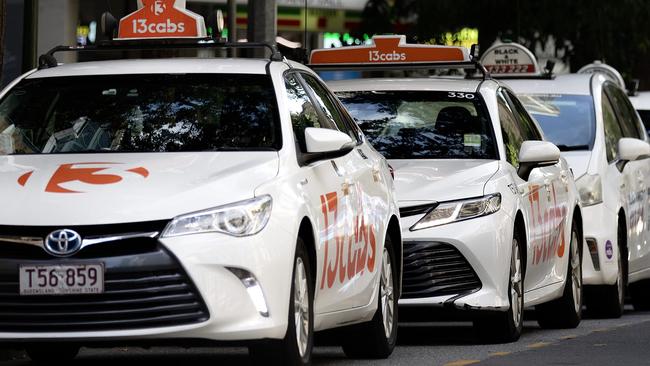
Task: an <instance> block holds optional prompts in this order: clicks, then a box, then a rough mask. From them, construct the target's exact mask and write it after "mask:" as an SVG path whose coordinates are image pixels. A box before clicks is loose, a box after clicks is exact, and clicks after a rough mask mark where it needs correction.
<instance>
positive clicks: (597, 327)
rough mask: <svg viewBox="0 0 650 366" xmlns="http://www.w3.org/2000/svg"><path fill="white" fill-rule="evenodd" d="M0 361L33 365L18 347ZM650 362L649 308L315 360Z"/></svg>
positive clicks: (98, 360) (411, 337) (417, 337)
mask: <svg viewBox="0 0 650 366" xmlns="http://www.w3.org/2000/svg"><path fill="white" fill-rule="evenodd" d="M13 356H14V358H15V359H14V360H12V361H5V362H0V365H3V366H4V365H29V364H30V362H29V361H28V360H27V359H26V358H25V356H24V355H22V354H21V353H20V352H18V353H14V355H13ZM149 363H151V364H185V365H192V366H201V365H215V364H219V365H246V364H248V352H247V350H246V348H195V349H181V348H173V347H168V348H152V349H148V350H144V349H140V348H128V349H127V348H112V349H87V348H84V349H82V351H81V353H80V355H79V356H78V358H77V359H76V360H75V362H72V363H70V364H69V365H90V364H92V365H93V366H101V365H111V366H115V365H120V366H130V365H138V366H141V365H143V364H149ZM472 364H479V365H504V366H508V365H526V366H535V365H589V366H598V365H616V364H621V365H622V364H626V365H650V312H645V313H640V312H632V311H628V312H626V314H625V315H624V316H623V318H621V319H611V320H610V319H603V320H601V319H585V320H583V322H582V324H581V325H580V327H578V328H577V329H570V330H542V329H540V328H539V327H538V326H537V323H536V322H535V321H531V320H528V321H526V323H525V329H524V335H523V336H522V337H521V339H520V340H519V341H518V342H515V343H509V344H490V345H485V344H480V343H479V341H478V340H477V339H476V338H475V337H474V334H473V332H472V328H471V324H469V323H462V322H458V323H448V322H447V323H445V322H437V323H427V324H414V325H412V324H409V325H406V326H402V327H400V329H399V346H398V347H397V348H396V349H395V352H394V353H393V355H392V356H391V358H390V359H388V360H381V361H377V360H372V361H371V360H348V359H346V358H345V356H344V354H343V352H342V351H341V349H340V348H338V347H332V346H319V347H317V348H316V349H315V355H314V365H408V366H416V365H447V366H462V365H472Z"/></svg>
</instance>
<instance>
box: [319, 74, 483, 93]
mask: <svg viewBox="0 0 650 366" xmlns="http://www.w3.org/2000/svg"><path fill="white" fill-rule="evenodd" d="M481 81H482V80H476V79H464V78H441V77H432V78H399V79H391V78H367V79H349V80H337V81H328V82H327V85H328V86H329V87H330V89H332V90H333V91H335V92H342V91H381V90H385V91H387V90H429V91H450V90H451V91H458V92H466V93H474V92H476V91H477V89H478V87H479V85H480V84H481Z"/></svg>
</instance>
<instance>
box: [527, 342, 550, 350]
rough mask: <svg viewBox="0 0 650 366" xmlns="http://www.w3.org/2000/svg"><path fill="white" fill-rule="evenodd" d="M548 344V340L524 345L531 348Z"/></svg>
mask: <svg viewBox="0 0 650 366" xmlns="http://www.w3.org/2000/svg"><path fill="white" fill-rule="evenodd" d="M549 344H550V343H548V342H537V343H533V344H529V345H527V346H526V347H527V348H532V349H537V348H542V347H546V346H548V345H549Z"/></svg>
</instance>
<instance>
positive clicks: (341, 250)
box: [300, 73, 381, 312]
mask: <svg viewBox="0 0 650 366" xmlns="http://www.w3.org/2000/svg"><path fill="white" fill-rule="evenodd" d="M300 77H301V79H302V81H303V83H304V86H305V90H306V91H307V93H308V94H309V95H310V97H311V99H312V100H313V101H314V106H315V107H316V109H317V110H318V113H319V115H320V117H321V119H323V120H324V121H325V124H327V125H330V126H332V127H333V128H335V129H337V130H339V131H341V132H344V133H346V134H348V135H349V136H350V138H352V140H353V141H355V142H356V143H357V147H358V145H359V144H360V143H361V142H360V141H359V140H358V135H357V134H356V131H354V130H352V129H350V126H349V125H347V123H346V121H345V119H344V117H343V115H341V113H340V110H339V109H338V106H337V102H336V99H335V98H334V97H333V96H332V95H331V93H330V92H329V91H328V90H327V88H326V87H325V86H324V85H323V84H322V83H321V82H320V81H319V80H318V79H317V78H316V77H314V76H313V75H310V74H308V73H301V74H300ZM333 165H334V166H335V168H336V169H335V170H336V172H337V174H338V175H339V176H340V178H342V180H343V181H342V183H341V186H340V187H339V191H338V193H337V194H336V199H335V202H336V205H335V206H336V208H335V209H334V210H335V211H338V213H337V215H338V217H336V218H334V221H331V222H329V223H330V225H332V222H334V223H335V224H334V227H332V231H335V232H336V235H335V240H334V241H332V240H331V239H330V237H328V238H327V239H326V240H325V242H324V243H323V244H324V245H323V246H319V245H317V250H318V251H319V252H321V254H322V258H323V261H322V263H320V264H318V268H319V270H320V275H321V277H320V279H319V281H320V282H319V283H317V292H318V291H320V294H319V300H318V301H319V302H320V303H319V305H320V306H322V307H320V308H322V309H323V311H325V312H328V311H337V310H342V309H350V308H354V307H359V306H363V305H367V304H368V300H367V299H364V297H363V296H361V294H362V293H364V292H366V291H367V289H368V288H374V287H373V286H374V284H375V283H376V281H374V279H375V278H376V277H375V276H376V273H377V272H378V271H376V269H377V266H378V263H381V262H378V261H380V260H381V257H380V255H379V254H378V249H377V248H376V246H377V239H379V238H378V236H377V233H376V231H375V230H376V229H375V228H374V226H373V225H372V222H370V217H368V215H367V213H368V212H369V210H370V207H368V210H365V206H364V203H366V201H367V192H366V191H365V186H364V184H362V183H363V182H364V181H365V177H366V176H368V175H371V174H372V173H371V168H370V167H369V166H368V164H367V163H366V161H365V159H364V158H363V156H362V155H361V154H359V152H358V151H357V149H355V151H352V152H351V153H349V154H347V155H346V156H344V157H343V158H339V159H336V160H334V161H333ZM330 195H331V194H330ZM331 197H332V196H330V199H329V200H326V206H327V211H328V214H332V215H333V213H332V210H333V207H332V199H331ZM323 212H324V211H323ZM332 217H334V216H332ZM330 235H331V234H330ZM325 257H327V260H325ZM321 265H322V268H320V266H321ZM317 275H318V274H317Z"/></svg>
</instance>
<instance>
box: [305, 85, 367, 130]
mask: <svg viewBox="0 0 650 366" xmlns="http://www.w3.org/2000/svg"><path fill="white" fill-rule="evenodd" d="M302 77H303V79H304V80H305V81H306V82H307V86H308V87H309V88H311V89H312V91H313V94H314V99H315V102H316V103H317V104H318V105H319V107H320V108H321V110H322V111H323V115H324V116H325V118H326V119H327V120H329V121H330V122H331V123H332V124H333V125H336V127H337V128H338V130H339V131H341V132H343V133H346V134H348V135H349V136H350V137H351V138H352V140H354V141H356V140H357V138H358V137H357V133H356V131H354V130H353V129H352V128H350V126H348V124H347V123H346V121H345V118H344V117H343V116H342V115H341V113H340V112H339V109H338V108H337V103H336V101H335V100H334V99H333V98H334V96H332V95H331V94H330V93H329V92H328V91H327V89H326V88H325V87H324V86H323V85H322V84H321V83H320V82H319V81H318V80H316V78H314V77H313V76H311V75H307V74H302Z"/></svg>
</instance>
